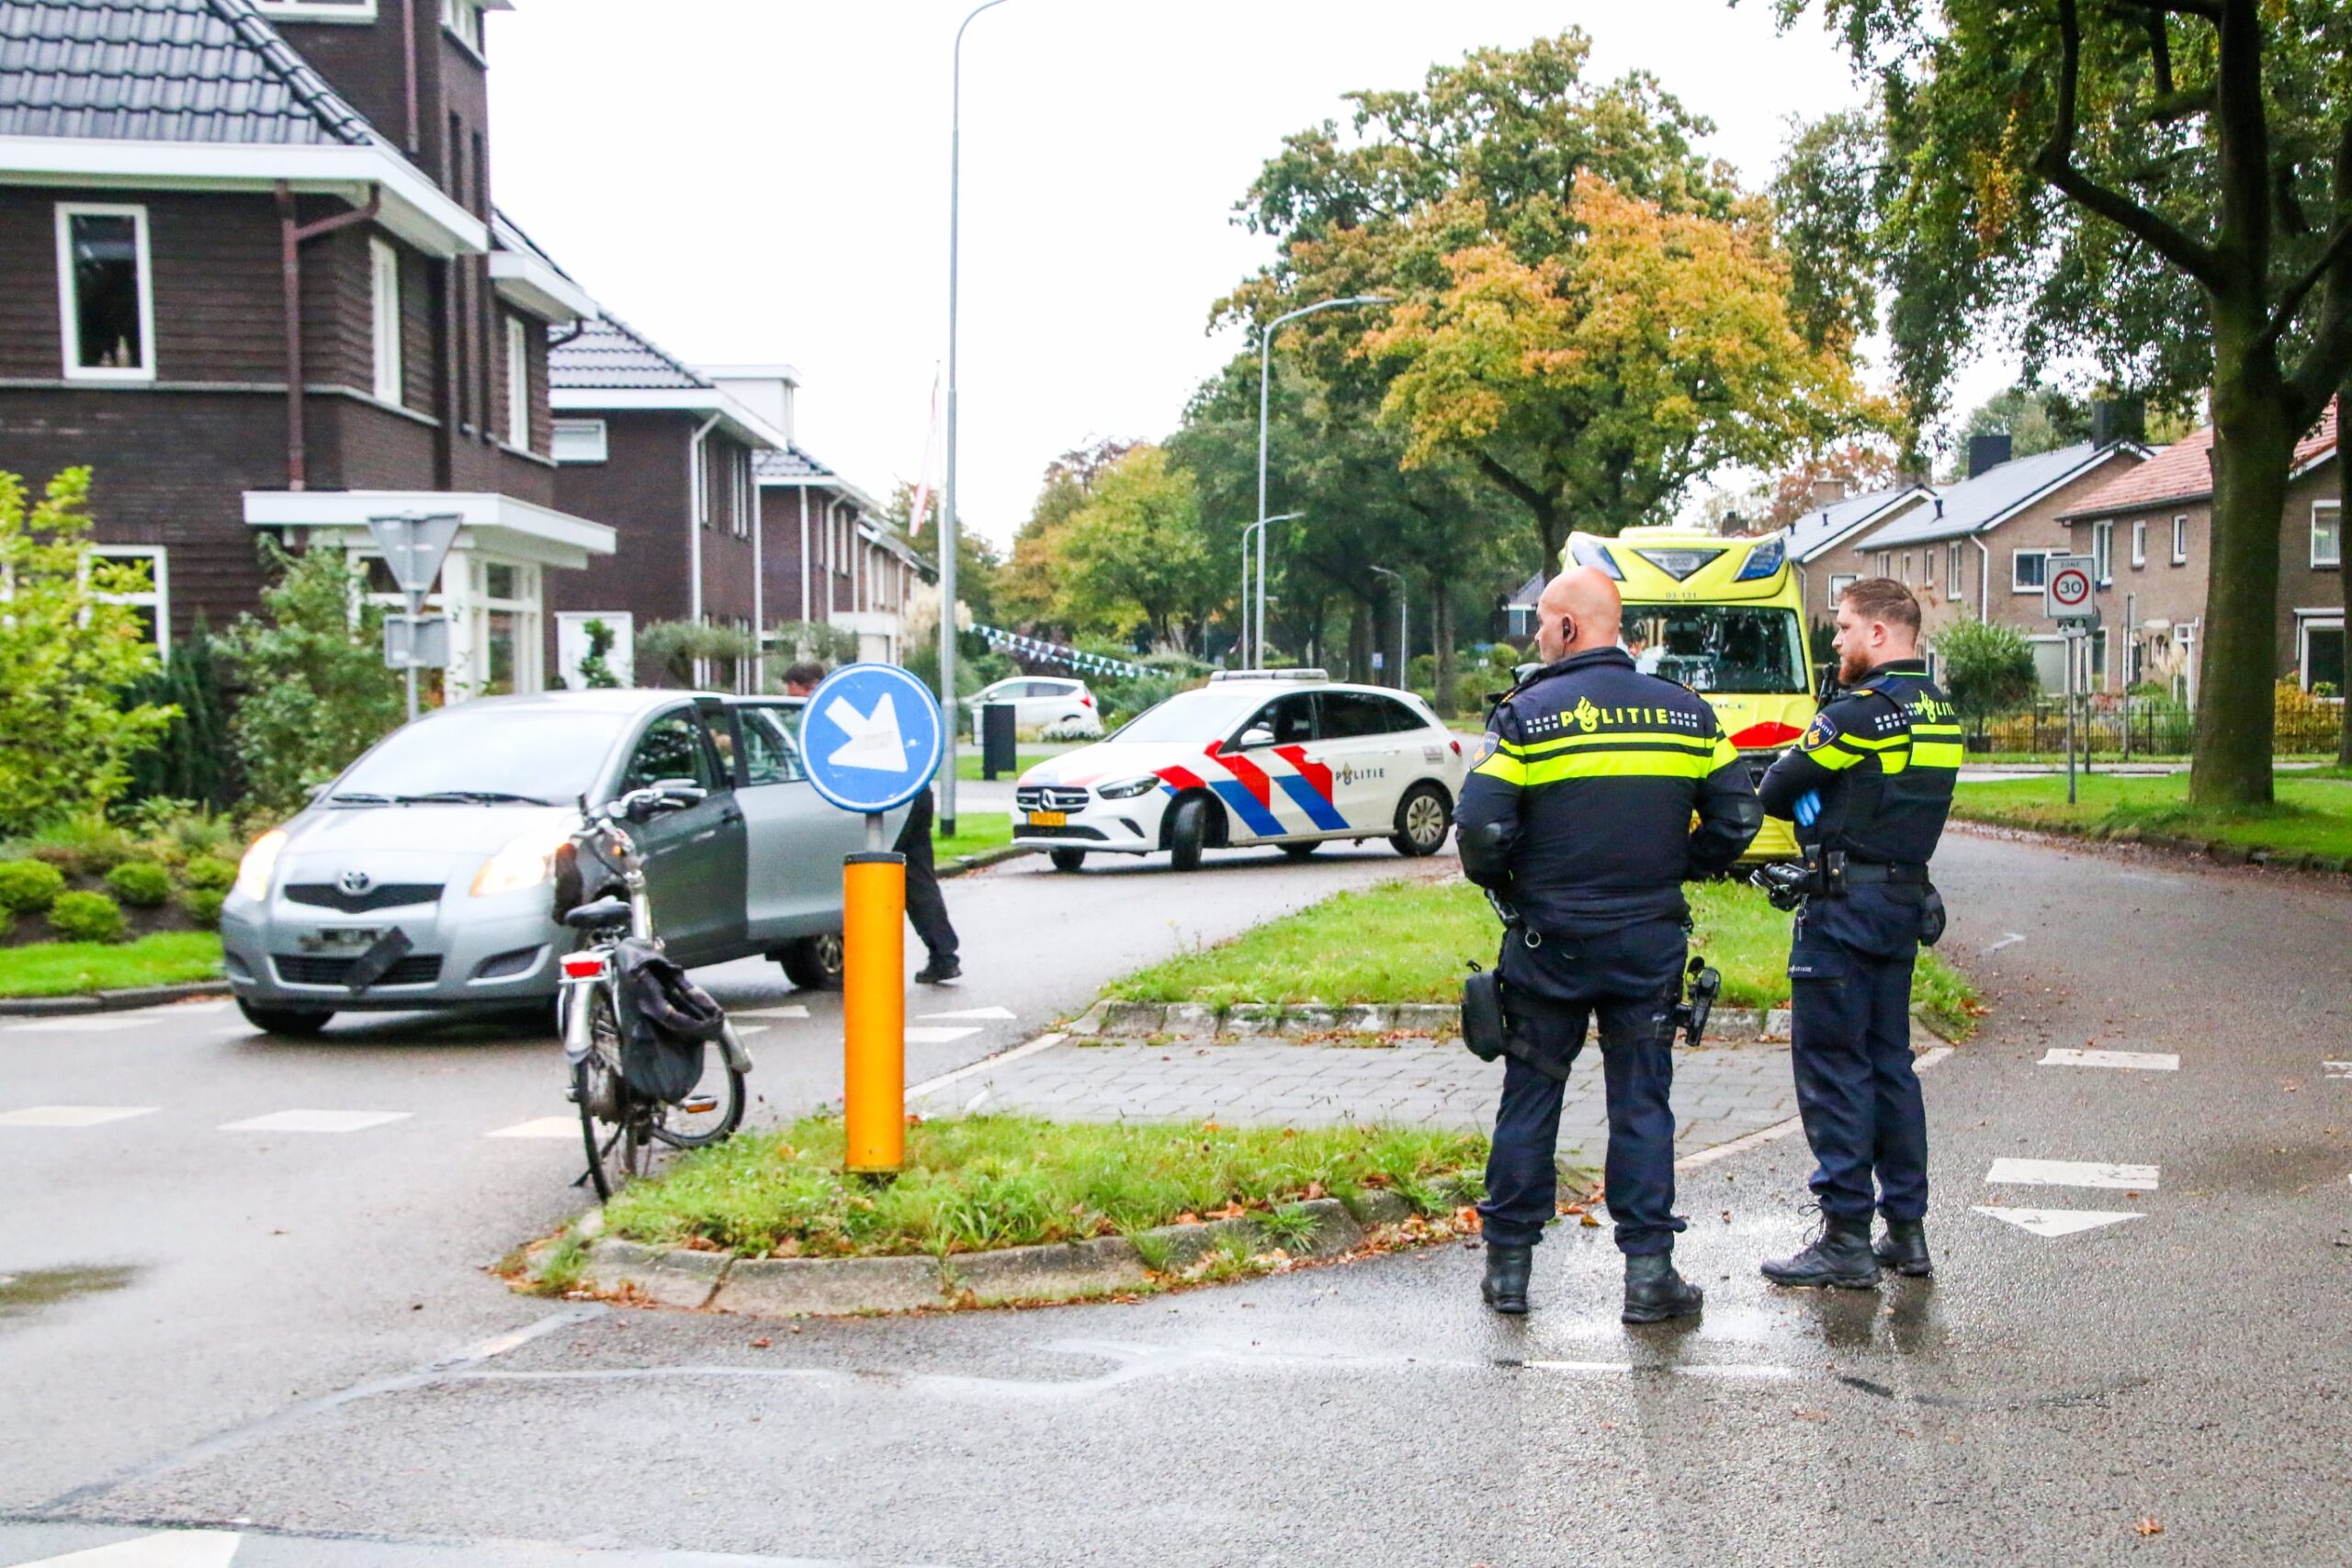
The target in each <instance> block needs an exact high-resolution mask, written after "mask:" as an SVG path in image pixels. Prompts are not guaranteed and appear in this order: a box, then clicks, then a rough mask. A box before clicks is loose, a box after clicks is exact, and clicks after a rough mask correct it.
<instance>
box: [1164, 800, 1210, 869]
mask: <svg viewBox="0 0 2352 1568" xmlns="http://www.w3.org/2000/svg"><path fill="white" fill-rule="evenodd" d="M1208 835H1209V803H1208V801H1207V800H1206V799H1205V798H1204V797H1203V796H1201V795H1188V796H1187V797H1185V798H1184V799H1182V800H1180V801H1178V802H1177V803H1176V815H1175V817H1174V818H1172V819H1171V820H1170V822H1169V824H1168V863H1169V864H1170V865H1171V866H1173V867H1175V868H1176V869H1177V870H1178V871H1198V870H1200V869H1201V846H1202V845H1203V844H1204V843H1205V842H1207V841H1208Z"/></svg>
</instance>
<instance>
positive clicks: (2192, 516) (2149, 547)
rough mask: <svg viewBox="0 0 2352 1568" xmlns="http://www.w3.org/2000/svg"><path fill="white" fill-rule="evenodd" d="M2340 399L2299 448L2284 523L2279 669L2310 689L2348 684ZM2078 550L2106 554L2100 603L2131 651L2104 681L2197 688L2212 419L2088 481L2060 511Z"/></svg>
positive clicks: (2112, 686)
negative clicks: (2115, 472)
mask: <svg viewBox="0 0 2352 1568" xmlns="http://www.w3.org/2000/svg"><path fill="white" fill-rule="evenodd" d="M2335 456H2336V454H2335V405H2333V404H2330V405H2329V407H2328V411H2327V412H2326V413H2325V414H2324V415H2323V416H2321V419H2320V423H2318V424H2317V425H2316V426H2315V427H2314V428H2313V429H2312V431H2311V433H2310V434H2307V435H2305V436H2304V437H2303V438H2302V440H2301V441H2300V442H2298V443H2297V444H2296V446H2295V455H2294V466H2293V468H2292V469H2291V470H2290V476H2289V479H2288V486H2287V503H2286V507H2285V510H2284V512H2283V513H2282V514H2281V516H2280V518H2279V531H2278V554H2279V562H2278V565H2279V571H2278V648H2277V669H2278V676H2279V678H2280V679H2281V680H2292V681H2294V682H2297V683H2298V684H2300V685H2301V686H2302V687H2303V689H2304V690H2306V691H2308V690H2310V689H2311V687H2312V683H2313V682H2321V683H2324V684H2327V685H2332V686H2333V687H2334V688H2335V691H2336V692H2337V693H2339V694H2341V693H2342V692H2343V690H2344V589H2343V560H2344V529H2343V521H2342V516H2341V491H2340V483H2341V481H2340V479H2339V478H2338V473H2337V469H2336V466H2335ZM2065 523H2066V525H2067V528H2068V531H2069V536H2070V537H2071V539H2072V541H2073V543H2072V545H2071V548H2072V549H2073V551H2074V552H2075V554H2077V555H2089V556H2096V557H2097V558H2099V559H2100V560H2102V561H2105V562H2107V563H2108V566H2107V570H2106V571H2105V572H2104V573H2103V574H2102V575H2103V577H2104V580H2105V583H2106V586H2105V589H2104V603H2102V604H2101V605H2100V609H2101V611H2102V612H2103V614H2104V615H2106V616H2107V618H2108V619H2109V621H2110V622H2111V624H2112V625H2113V626H2115V627H2116V628H2117V631H2118V635H2119V636H2120V637H2128V639H2129V649H2130V652H2129V654H2128V656H2127V657H2125V658H2120V659H2118V660H2115V661H2114V662H2113V664H2111V665H2110V666H2109V668H2108V669H2107V670H2106V671H2104V672H2103V673H2104V679H2102V680H2100V681H2099V682H2097V684H2098V689H2101V690H2105V691H2118V692H2120V691H2121V690H2123V689H2124V688H2125V687H2127V686H2129V685H2131V684H2133V683H2134V682H2140V681H2147V680H2153V681H2160V682H2165V683H2167V684H2169V685H2170V686H2172V688H2173V689H2174V690H2175V692H2177V693H2178V694H2181V695H2184V696H2186V695H2188V694H2190V693H2192V692H2193V691H2194V689H2195V681H2196V668H2197V660H2198V658H2199V651H2200V645H2201V638H2200V637H2199V632H2200V631H2201V630H2202V628H2203V624H2204V618H2205V590H2206V576H2207V573H2208V572H2209V570H2211V556H2210V554H2209V553H2208V544H2209V541H2210V540H2211V536H2212V525H2213V430H2212V427H2211V425H2208V426H2206V427H2205V428H2204V429H2202V430H2199V431H2198V432H2196V433H2195V434H2191V435H2189V436H2188V437H2187V438H2186V439H2185V440H2182V441H2178V442H2176V443H2175V444H2173V445H2172V446H2167V447H2165V449H2164V450H2163V451H2161V452H2159V453H2157V454H2156V455H2155V456H2154V457H2153V458H2151V459H2150V460H2149V461H2148V462H2147V463H2146V464H2145V465H2143V467H2141V468H2136V469H2134V470H2133V471H2131V473H2128V474H2124V475H2121V476H2120V477H2118V478H2117V479H2114V480H2112V481H2111V482H2109V483H2108V484H2106V485H2103V486H2101V487H2100V488H2099V489H2098V490H2097V491H2093V492H2092V493H2090V494H2089V495H2087V496H2086V497H2084V498H2083V500H2082V501H2081V502H2079V503H2078V504H2076V505H2075V507H2074V508H2073V510H2071V511H2070V512H2069V513H2067V514H2066V517H2065Z"/></svg>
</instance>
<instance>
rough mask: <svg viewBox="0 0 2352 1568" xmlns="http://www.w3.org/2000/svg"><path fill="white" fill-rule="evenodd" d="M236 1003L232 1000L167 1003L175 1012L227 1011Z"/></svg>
mask: <svg viewBox="0 0 2352 1568" xmlns="http://www.w3.org/2000/svg"><path fill="white" fill-rule="evenodd" d="M236 1005H237V1004H236V1003H235V1002H232V1001H219V1002H173V1003H170V1004H169V1006H170V1008H171V1010H173V1011H174V1012H175V1013H200V1012H227V1011H228V1010H230V1009H231V1008H232V1007H235V1006H236Z"/></svg>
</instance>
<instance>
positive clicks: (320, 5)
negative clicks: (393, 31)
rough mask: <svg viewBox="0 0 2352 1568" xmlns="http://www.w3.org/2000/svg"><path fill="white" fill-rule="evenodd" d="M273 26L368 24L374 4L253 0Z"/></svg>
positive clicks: (334, 0) (368, 1) (349, 0)
mask: <svg viewBox="0 0 2352 1568" xmlns="http://www.w3.org/2000/svg"><path fill="white" fill-rule="evenodd" d="M254 10H256V11H259V12H260V13H261V14H262V15H263V16H265V17H268V18H269V19H270V20H271V21H273V22H372V21H374V20H375V19H376V0H254Z"/></svg>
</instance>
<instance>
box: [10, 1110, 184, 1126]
mask: <svg viewBox="0 0 2352 1568" xmlns="http://www.w3.org/2000/svg"><path fill="white" fill-rule="evenodd" d="M153 1114H155V1107H153V1106H152V1105H28V1106H27V1107H25V1109H23V1110H22V1111H0V1127H102V1126H104V1125H105V1124H106V1123H107V1122H128V1121H130V1119H131V1118H132V1117H133V1116H153Z"/></svg>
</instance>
